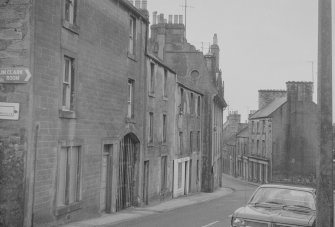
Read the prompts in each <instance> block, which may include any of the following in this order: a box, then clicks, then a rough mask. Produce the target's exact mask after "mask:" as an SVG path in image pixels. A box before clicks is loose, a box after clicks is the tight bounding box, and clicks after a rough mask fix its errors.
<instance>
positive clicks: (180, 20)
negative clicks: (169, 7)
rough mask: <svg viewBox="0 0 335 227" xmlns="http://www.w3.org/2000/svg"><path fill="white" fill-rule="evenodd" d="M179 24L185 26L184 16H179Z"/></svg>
mask: <svg viewBox="0 0 335 227" xmlns="http://www.w3.org/2000/svg"><path fill="white" fill-rule="evenodd" d="M179 24H184V19H183V15H179Z"/></svg>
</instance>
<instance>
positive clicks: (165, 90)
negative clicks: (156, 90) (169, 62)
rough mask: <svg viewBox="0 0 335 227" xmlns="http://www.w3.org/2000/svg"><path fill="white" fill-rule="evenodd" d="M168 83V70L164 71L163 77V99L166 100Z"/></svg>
mask: <svg viewBox="0 0 335 227" xmlns="http://www.w3.org/2000/svg"><path fill="white" fill-rule="evenodd" d="M167 83H168V70H167V69H164V76H163V97H164V98H167V97H168V92H167Z"/></svg>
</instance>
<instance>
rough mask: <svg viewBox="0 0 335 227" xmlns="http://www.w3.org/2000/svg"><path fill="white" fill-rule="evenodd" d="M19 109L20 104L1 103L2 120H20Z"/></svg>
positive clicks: (0, 116)
mask: <svg viewBox="0 0 335 227" xmlns="http://www.w3.org/2000/svg"><path fill="white" fill-rule="evenodd" d="M19 108H20V104H19V103H9V102H0V119H4V120H18V119H19Z"/></svg>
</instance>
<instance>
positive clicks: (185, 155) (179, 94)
mask: <svg viewBox="0 0 335 227" xmlns="http://www.w3.org/2000/svg"><path fill="white" fill-rule="evenodd" d="M175 97H176V108H175V110H176V111H175V119H176V120H175V137H176V138H175V141H176V143H175V145H176V146H175V153H174V162H173V163H174V164H173V166H174V168H173V176H174V178H173V196H174V197H177V196H180V195H186V194H188V193H189V192H199V191H200V190H201V172H202V169H201V164H202V159H201V158H202V140H201V136H202V133H203V125H202V116H203V114H204V113H203V111H202V100H203V94H202V93H200V91H198V90H195V89H194V88H191V87H188V86H186V85H184V84H182V83H180V82H179V81H178V82H177V88H176V92H175Z"/></svg>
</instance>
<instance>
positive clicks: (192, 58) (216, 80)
mask: <svg viewBox="0 0 335 227" xmlns="http://www.w3.org/2000/svg"><path fill="white" fill-rule="evenodd" d="M217 43H218V42H217V36H216V35H215V36H214V38H213V45H212V46H211V48H210V49H211V50H210V52H209V53H208V54H206V55H204V54H203V53H201V52H200V51H198V50H196V49H195V47H194V46H192V45H191V44H190V43H188V42H187V40H186V37H185V26H184V24H183V18H182V16H180V15H174V16H173V15H169V17H168V19H165V18H164V14H160V15H158V14H157V12H154V13H153V25H152V26H151V38H150V45H151V47H152V52H153V53H154V54H155V55H156V56H158V57H159V58H160V59H162V60H163V61H164V62H165V63H166V64H167V65H168V66H169V67H171V68H172V69H173V70H175V71H176V73H177V78H178V82H179V83H180V84H182V85H183V86H185V87H187V88H189V89H190V90H193V91H199V92H198V93H199V94H203V97H202V98H201V105H200V106H201V112H203V113H204V114H203V115H202V117H201V119H200V120H201V124H202V125H203V126H202V127H201V128H202V129H203V131H202V132H201V133H200V135H201V137H202V138H201V141H202V142H201V146H202V148H201V150H202V160H201V168H202V173H201V175H202V176H201V179H202V180H201V184H202V185H201V189H202V191H213V190H215V188H217V187H218V186H219V184H220V179H221V177H220V176H221V172H222V171H221V152H220V150H221V146H222V145H221V137H220V135H221V134H222V115H223V110H224V108H225V107H226V105H227V104H226V102H225V100H224V97H223V82H222V78H221V71H220V69H219V65H218V63H219V51H220V50H219V46H218V44H217ZM194 96H195V95H194ZM204 125H206V127H204ZM191 137H192V136H190V135H188V136H187V138H191ZM187 146H189V145H187ZM188 150H189V149H188ZM197 161H198V160H192V166H193V167H192V168H194V166H196V165H195V164H194V163H197ZM185 165H186V164H185ZM187 175H188V177H190V176H189V174H187Z"/></svg>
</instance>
